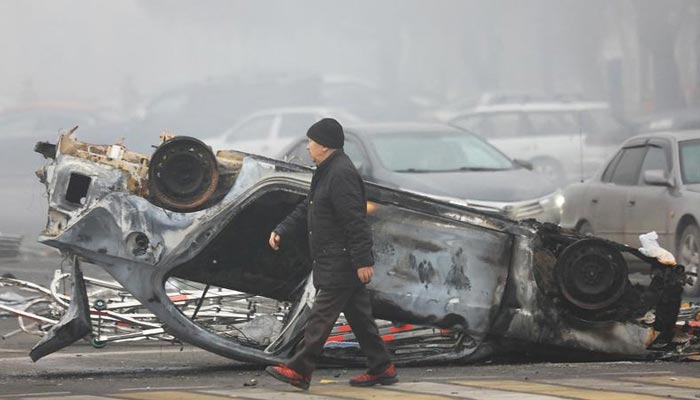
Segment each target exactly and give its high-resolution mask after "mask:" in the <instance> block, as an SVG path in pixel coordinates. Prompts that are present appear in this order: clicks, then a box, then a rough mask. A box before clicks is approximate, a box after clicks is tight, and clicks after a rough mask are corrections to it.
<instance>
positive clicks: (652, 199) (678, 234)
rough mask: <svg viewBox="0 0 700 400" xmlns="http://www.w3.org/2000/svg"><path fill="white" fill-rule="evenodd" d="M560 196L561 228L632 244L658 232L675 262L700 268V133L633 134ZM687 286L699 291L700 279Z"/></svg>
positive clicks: (692, 293) (660, 241) (634, 244)
mask: <svg viewBox="0 0 700 400" xmlns="http://www.w3.org/2000/svg"><path fill="white" fill-rule="evenodd" d="M564 196H565V198H566V203H564V209H563V215H562V220H561V226H562V227H564V228H570V229H576V230H577V231H578V232H579V233H581V234H593V235H595V236H600V237H603V238H606V239H610V240H613V241H616V242H620V243H626V244H628V245H630V246H632V247H639V235H640V234H643V233H647V232H651V231H656V233H657V234H658V235H659V244H660V245H661V246H662V247H664V248H666V249H668V250H670V251H672V252H673V253H674V255H675V256H676V261H677V262H678V263H680V264H682V265H684V266H685V267H686V268H687V269H688V270H689V271H691V272H695V273H697V272H698V270H699V269H700V228H699V227H698V226H699V225H698V221H700V131H677V132H654V133H647V134H642V135H638V136H634V137H632V138H630V139H629V140H627V141H625V143H624V144H623V145H622V146H621V148H620V149H619V151H618V152H617V154H616V155H615V157H613V158H611V159H610V161H609V162H608V163H607V164H606V167H605V168H602V169H601V170H600V171H599V172H598V173H597V174H596V175H595V177H593V178H592V179H590V180H589V181H586V182H583V183H576V184H573V185H571V186H569V187H567V188H566V191H565V192H564ZM686 289H687V290H686V294H690V295H696V296H697V295H700V281H698V280H697V279H695V284H694V285H693V286H692V287H686Z"/></svg>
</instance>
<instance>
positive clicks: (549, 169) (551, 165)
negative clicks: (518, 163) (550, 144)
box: [530, 157, 566, 186]
mask: <svg viewBox="0 0 700 400" xmlns="http://www.w3.org/2000/svg"><path fill="white" fill-rule="evenodd" d="M530 162H531V163H532V170H533V171H534V172H536V173H538V174H540V175H542V176H544V177H545V178H546V179H547V180H549V181H550V182H552V183H554V184H555V185H557V186H563V185H564V183H565V180H566V177H565V175H564V168H563V167H562V165H561V163H560V162H559V161H557V160H555V159H553V158H548V157H536V158H533V159H532V160H530Z"/></svg>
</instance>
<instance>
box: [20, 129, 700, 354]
mask: <svg viewBox="0 0 700 400" xmlns="http://www.w3.org/2000/svg"><path fill="white" fill-rule="evenodd" d="M36 151H37V152H39V153H41V154H43V155H44V156H45V157H46V158H47V159H48V160H49V163H48V164H47V165H46V166H45V167H44V168H43V169H42V170H40V171H38V172H37V175H38V176H39V178H40V180H41V181H42V182H43V183H44V184H45V185H46V187H47V191H48V201H49V209H48V222H47V227H46V229H45V230H44V231H43V232H42V233H41V235H40V237H39V241H40V242H42V243H44V244H46V245H49V246H53V247H55V248H58V249H60V250H61V251H62V252H63V253H64V254H66V255H73V256H74V257H73V259H74V264H73V298H72V301H71V308H70V310H69V312H68V313H67V314H66V315H65V316H64V319H63V320H62V321H61V322H60V323H59V324H57V325H56V326H55V327H54V329H53V331H52V332H50V334H49V335H47V336H45V337H44V339H43V340H41V341H40V342H39V343H38V344H37V345H36V346H35V347H34V348H33V349H32V350H31V353H30V356H31V358H32V359H33V360H35V361H36V360H38V359H39V358H41V357H43V356H45V355H47V354H50V353H52V352H54V351H57V350H59V349H61V348H63V347H65V346H68V345H70V344H71V343H73V342H74V341H76V340H78V339H80V338H81V337H84V336H85V335H87V334H89V333H90V332H91V328H90V318H89V313H90V312H91V308H93V307H94V305H91V304H89V302H88V300H87V296H86V295H85V288H84V282H83V281H82V275H81V272H80V266H79V262H78V260H83V261H87V262H89V263H92V264H96V265H99V266H101V267H103V268H104V269H105V270H106V271H107V272H108V273H109V274H110V275H111V276H113V277H114V279H115V280H117V281H118V282H119V283H120V284H121V285H122V286H123V287H124V288H125V289H126V290H127V291H128V292H130V293H131V294H132V295H133V296H134V297H135V298H137V299H138V300H139V301H140V302H141V303H143V305H144V306H145V307H147V308H148V310H150V312H152V313H153V314H154V315H155V316H157V318H158V320H159V321H160V323H161V324H162V326H163V328H164V329H165V331H166V332H167V333H169V334H171V335H172V336H174V337H175V338H177V339H179V340H181V341H184V342H188V343H191V344H193V345H196V346H198V347H200V348H203V349H205V350H208V351H211V352H213V353H216V354H219V355H221V356H224V357H229V358H232V359H235V360H239V361H244V362H252V363H278V362H280V360H282V359H284V358H286V357H288V356H289V355H290V354H292V353H293V352H294V350H295V348H296V346H297V344H298V343H299V341H300V340H302V335H301V333H302V330H303V327H304V324H305V321H306V318H307V316H308V311H309V310H310V305H311V304H312V303H313V298H314V290H313V285H312V282H310V280H311V277H310V275H311V274H310V269H311V268H310V260H309V252H308V246H307V243H306V242H305V241H296V242H289V243H286V246H285V247H283V248H281V249H280V251H277V252H275V251H272V250H271V249H270V248H269V246H268V245H267V237H268V235H269V232H270V231H271V230H272V229H273V228H274V227H275V226H276V224H277V223H278V222H279V221H280V220H282V219H283V218H284V216H286V215H287V214H288V213H289V212H290V211H291V210H292V209H293V208H294V207H295V205H296V204H297V203H299V202H300V201H302V200H303V199H304V197H305V194H306V192H307V190H308V187H309V185H310V180H311V170H310V169H307V168H305V167H300V166H297V165H294V164H288V163H285V162H282V161H278V160H273V159H268V158H264V157H260V156H256V155H251V154H245V153H241V152H236V151H219V152H218V153H217V154H216V155H214V154H213V153H212V151H211V150H210V149H209V147H208V146H206V144H204V143H202V142H201V141H199V140H197V139H194V138H189V137H178V136H176V137H171V138H168V139H167V140H164V142H163V143H162V144H161V145H160V146H159V147H158V148H157V149H156V151H155V152H154V154H153V155H152V156H151V157H148V156H145V155H141V154H137V153H134V152H130V151H128V150H127V149H126V148H124V147H123V146H121V145H92V144H88V143H83V142H80V141H78V140H76V139H74V138H73V131H71V132H68V133H65V134H63V135H61V136H60V138H59V140H58V143H57V144H51V143H48V142H41V143H38V144H37V147H36ZM367 190H368V197H369V202H368V205H367V207H368V219H369V222H370V225H371V227H372V230H373V235H374V242H375V244H374V252H375V255H376V257H375V259H376V265H375V277H374V279H373V280H372V282H371V284H369V286H368V288H369V290H370V292H371V296H372V305H373V311H374V314H375V317H376V318H378V319H381V320H385V321H388V322H387V323H389V324H390V326H391V327H390V329H389V331H390V332H392V333H395V334H396V335H395V336H393V335H392V337H390V338H389V337H387V338H385V340H389V342H388V347H389V349H390V351H391V352H392V354H393V357H394V361H395V362H397V363H399V364H410V363H419V362H420V363H425V362H445V361H465V362H469V361H476V360H481V359H484V358H487V357H492V356H495V355H498V354H499V353H506V352H510V351H514V350H516V349H518V350H522V349H523V348H527V349H528V350H529V351H530V352H542V353H543V354H547V353H549V354H552V353H551V352H557V351H561V350H562V349H564V350H566V351H567V353H569V354H581V355H584V356H595V357H601V356H603V357H611V358H617V359H620V358H624V359H650V358H669V357H676V356H681V355H684V354H689V353H691V352H693V351H694V350H695V348H694V347H693V343H694V342H693V341H692V340H691V341H688V340H685V341H683V342H678V341H674V340H673V339H674V333H675V332H676V321H677V317H678V313H679V308H680V304H681V292H682V286H683V284H684V283H685V282H686V280H687V276H686V273H685V271H684V268H683V266H681V265H674V266H667V265H662V264H660V263H659V262H658V261H657V260H656V259H654V258H649V257H646V256H644V255H642V254H641V253H640V252H639V251H638V250H636V249H633V248H630V247H627V246H624V245H620V244H617V243H614V242H610V241H606V240H602V239H597V238H591V237H582V236H578V235H577V234H575V233H574V232H570V231H563V230H561V229H559V228H558V227H557V226H555V225H551V224H540V223H538V222H536V221H534V220H527V221H521V222H516V221H512V220H509V219H507V218H505V217H502V216H499V215H495V214H489V213H485V212H481V211H478V210H474V209H470V208H467V207H464V206H460V205H455V204H450V203H447V202H444V201H441V200H438V199H434V198H431V197H430V196H423V195H419V194H415V193H407V192H402V191H399V190H394V189H390V188H387V187H382V186H378V185H374V184H371V183H368V184H367ZM622 253H628V254H631V255H633V256H635V257H637V258H638V259H640V260H642V261H644V262H646V263H647V264H648V266H649V276H648V283H647V284H646V285H641V284H635V285H633V284H631V283H630V281H629V279H628V271H627V264H626V261H625V259H624V258H623V256H622ZM173 279H177V280H181V281H186V282H189V283H191V284H197V285H201V286H200V287H202V286H204V288H205V292H206V291H207V290H209V291H212V290H229V291H235V292H236V293H242V294H247V295H252V296H256V297H257V298H263V299H267V300H269V301H271V302H273V303H274V304H277V306H276V307H272V308H274V310H270V311H268V312H267V313H265V312H251V313H249V314H248V318H246V319H245V320H244V321H241V320H240V319H236V320H234V319H231V320H226V318H225V317H223V316H222V317H221V318H218V319H215V320H213V321H214V323H207V322H206V321H212V320H205V319H198V318H196V314H197V310H199V307H200V306H201V305H202V304H201V302H200V303H199V304H198V306H197V310H195V311H194V312H184V311H183V310H182V308H181V307H179V306H178V305H177V304H176V302H175V301H174V300H173V298H172V296H169V294H168V292H167V290H166V286H168V282H171V281H172V280H173ZM202 299H204V297H202ZM256 321H258V322H259V324H258V327H260V326H264V325H266V324H267V322H269V323H270V324H272V325H273V328H274V329H270V330H269V331H270V332H273V333H271V334H268V335H257V336H256V335H254V334H253V333H251V332H253V331H254V330H246V329H247V328H250V326H251V324H255V323H256ZM263 321H267V322H265V323H263ZM406 327H409V328H406ZM418 328H420V329H418ZM426 331H429V332H431V334H425V332H426ZM244 332H246V333H244ZM336 333H337V334H336V335H334V336H332V337H331V338H330V339H329V342H328V343H327V346H326V349H325V351H324V358H325V360H326V361H327V362H330V363H334V364H351V363H356V362H359V361H361V355H360V352H359V351H358V347H357V346H356V344H355V345H353V340H352V335H351V332H349V329H348V327H344V326H340V327H339V328H338V329H337V332H336ZM401 333H403V334H405V335H404V336H400V335H399V334H401ZM262 336H265V340H261V339H260V338H261V337H262ZM387 336H388V335H387ZM392 339H395V340H392ZM560 354H561V353H560Z"/></svg>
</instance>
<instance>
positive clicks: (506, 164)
mask: <svg viewBox="0 0 700 400" xmlns="http://www.w3.org/2000/svg"><path fill="white" fill-rule="evenodd" d="M370 142H371V144H372V146H373V147H374V149H375V151H376V153H377V156H378V157H379V161H380V162H381V163H382V165H384V167H385V168H386V169H389V170H391V171H395V172H448V171H491V170H505V169H512V168H513V163H512V162H511V161H510V159H508V158H507V157H506V156H504V155H503V154H502V153H501V152H500V151H498V150H497V149H496V148H494V147H493V146H491V145H490V144H488V143H486V142H485V141H484V140H482V139H480V138H478V137H477V136H474V135H471V134H468V133H462V132H430V133H427V132H426V133H391V134H381V135H376V136H370Z"/></svg>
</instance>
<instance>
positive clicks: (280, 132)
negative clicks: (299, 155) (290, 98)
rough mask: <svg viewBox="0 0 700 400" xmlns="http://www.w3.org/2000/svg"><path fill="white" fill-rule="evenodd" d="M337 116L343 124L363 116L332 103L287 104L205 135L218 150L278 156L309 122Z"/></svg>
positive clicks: (358, 120)
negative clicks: (319, 105) (290, 105)
mask: <svg viewBox="0 0 700 400" xmlns="http://www.w3.org/2000/svg"><path fill="white" fill-rule="evenodd" d="M328 117H331V118H335V119H337V120H338V121H339V122H340V123H341V124H342V125H346V124H356V123H359V122H361V120H360V119H359V118H358V117H356V116H354V115H352V114H350V113H348V112H347V111H345V110H342V109H338V108H329V107H311V106H310V107H285V108H272V109H266V110H261V111H258V112H255V113H253V114H251V115H249V116H247V117H245V118H243V119H242V120H240V121H239V122H238V123H236V125H234V126H233V127H231V128H230V129H227V130H226V131H224V133H222V134H221V135H219V136H215V137H212V138H206V139H204V142H205V143H207V144H209V145H210V146H211V147H212V148H213V149H214V150H223V149H226V150H229V149H234V150H238V151H243V152H247V153H254V154H259V155H263V156H267V157H274V156H275V155H277V154H279V152H280V151H281V150H282V149H284V148H285V147H287V146H288V145H289V144H290V143H292V142H293V141H294V140H295V139H298V138H299V137H303V136H304V135H306V131H307V129H309V126H311V125H312V124H314V123H315V122H317V121H319V120H320V119H322V118H328Z"/></svg>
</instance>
